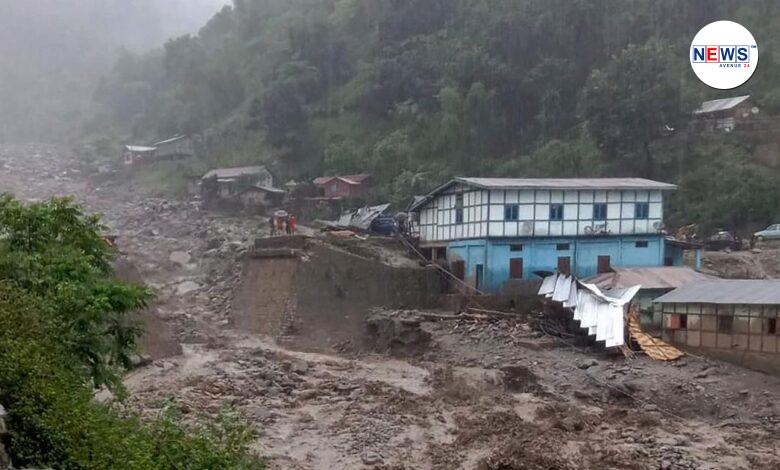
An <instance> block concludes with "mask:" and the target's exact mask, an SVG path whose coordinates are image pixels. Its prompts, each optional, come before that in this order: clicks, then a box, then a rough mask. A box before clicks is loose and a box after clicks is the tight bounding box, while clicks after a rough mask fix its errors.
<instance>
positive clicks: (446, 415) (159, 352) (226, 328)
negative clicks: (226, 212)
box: [0, 146, 780, 469]
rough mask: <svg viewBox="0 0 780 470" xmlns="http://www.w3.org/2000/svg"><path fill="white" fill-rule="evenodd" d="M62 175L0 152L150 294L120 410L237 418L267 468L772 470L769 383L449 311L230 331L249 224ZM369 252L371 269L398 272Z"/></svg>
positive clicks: (66, 163) (22, 179) (776, 386)
mask: <svg viewBox="0 0 780 470" xmlns="http://www.w3.org/2000/svg"><path fill="white" fill-rule="evenodd" d="M76 168H78V166H77V165H76V164H75V163H74V162H73V161H72V160H70V159H69V158H68V156H67V155H63V154H61V153H59V152H58V151H57V150H56V149H55V148H50V147H45V146H31V147H17V148H0V169H1V171H0V188H2V190H3V191H7V192H12V193H15V194H16V195H17V196H18V197H20V198H24V199H38V200H40V199H44V198H47V197H50V196H63V195H74V196H76V198H77V199H78V200H79V201H80V202H81V203H82V204H83V205H84V206H85V207H86V208H88V209H89V210H91V211H95V212H100V213H102V214H104V217H105V222H106V223H107V225H108V226H109V227H110V229H111V230H112V231H113V233H114V234H116V235H117V243H118V246H119V247H120V250H121V252H122V255H121V257H120V260H119V263H118V271H119V275H120V276H122V277H123V278H126V279H129V280H136V281H144V282H146V283H148V284H149V285H151V286H152V287H153V288H154V289H155V290H156V292H157V294H158V297H157V301H156V302H155V304H154V305H153V306H152V308H151V309H150V311H149V312H146V313H144V315H143V317H144V321H145V323H146V325H147V327H148V329H149V335H147V337H146V338H145V339H144V348H145V351H146V352H145V354H146V355H147V356H148V357H149V358H151V360H150V361H144V362H142V364H141V365H140V366H139V367H138V368H137V369H136V370H134V371H133V372H131V373H130V374H129V375H128V376H127V379H126V384H127V387H128V389H129V391H130V398H129V400H128V401H127V403H126V405H125V406H127V407H129V408H130V409H132V410H135V411H138V412H139V413H141V414H142V415H144V416H154V415H156V414H157V413H158V412H159V410H160V408H161V407H162V405H163V403H164V401H165V400H166V399H169V398H171V397H173V398H175V399H176V400H177V401H178V402H179V403H180V404H181V405H182V407H183V409H184V411H185V412H186V413H187V414H188V415H191V416H197V415H198V414H201V413H209V414H210V413H217V412H219V410H220V409H222V408H223V407H225V406H233V407H237V408H238V409H240V410H241V411H242V412H243V414H244V415H245V416H246V418H247V419H248V420H249V421H250V423H251V424H252V425H253V426H254V427H255V428H256V429H257V431H258V432H259V433H260V434H259V437H258V440H257V442H256V445H255V447H256V451H257V452H258V453H259V454H261V455H265V456H267V457H268V458H269V466H270V468H278V469H319V468H382V469H420V468H437V469H453V468H474V469H558V468H561V469H568V468H572V469H574V468H625V469H658V468H661V469H708V468H722V469H776V468H780V449H779V448H778V446H777V439H778V437H777V436H778V432H780V382H779V381H778V379H777V378H776V377H771V376H767V375H763V374H760V373H756V372H752V371H749V370H746V369H742V368H739V367H735V366H731V365H728V364H724V363H720V362H716V361H710V360H706V359H703V358H698V357H692V356H688V357H686V358H684V359H682V360H680V361H678V362H676V363H674V364H666V363H659V362H653V361H651V360H649V359H648V358H646V357H643V356H637V357H636V358H635V359H633V360H626V359H624V358H623V357H622V356H620V357H619V356H611V355H606V354H603V353H599V352H596V351H592V350H588V349H582V348H578V347H575V346H573V345H571V344H568V343H567V342H565V341H562V340H560V339H554V338H551V337H548V336H545V335H544V334H542V333H540V332H537V331H535V330H534V329H533V328H532V327H531V326H530V325H529V324H527V323H526V322H525V321H522V320H520V319H518V320H516V321H515V320H511V321H510V320H506V319H504V320H499V321H488V320H475V319H456V320H453V319H451V318H449V316H447V317H446V318H444V319H437V318H436V316H437V315H439V316H441V315H451V312H423V311H419V310H412V311H402V310H393V309H384V310H383V309H368V308H367V309H365V312H364V314H363V317H364V318H355V316H354V315H352V316H350V317H349V318H350V319H351V320H350V321H359V322H361V323H362V322H364V323H365V330H362V331H364V334H363V337H360V336H359V335H356V336H354V337H353V338H352V339H351V340H340V341H338V342H337V343H335V344H331V345H330V346H322V345H319V344H318V345H316V347H306V344H305V342H304V343H303V344H301V343H302V342H301V341H300V340H298V341H296V338H295V328H289V331H286V333H285V334H286V336H284V337H282V338H277V339H281V341H277V340H275V339H274V338H271V337H268V336H263V335H261V334H255V333H252V332H250V331H247V330H246V329H242V330H241V331H237V330H236V329H234V328H232V322H231V311H232V306H233V301H234V291H236V289H237V288H238V287H239V286H240V285H241V282H242V279H241V276H242V261H243V260H244V258H245V257H246V256H247V252H248V250H249V248H250V246H251V245H252V243H253V240H254V238H255V237H262V236H264V235H266V230H267V228H266V225H267V224H266V223H265V221H264V219H262V218H259V217H258V218H251V217H241V218H238V217H225V216H221V215H219V214H213V213H208V212H205V211H202V210H201V209H200V207H199V205H198V203H197V202H195V201H190V202H184V201H168V200H161V199H155V198H149V197H147V196H145V195H144V194H143V192H142V191H141V190H140V189H138V188H135V187H134V185H133V184H132V182H128V181H127V179H126V178H116V179H112V180H108V181H105V182H103V183H96V182H95V181H90V180H89V179H88V178H86V177H84V176H82V175H81V174H80V173H79V172H78V171H77V170H76ZM309 233H310V232H309ZM318 243H322V244H327V243H328V242H327V241H326V240H321V241H318ZM334 249H338V248H334ZM382 250H384V251H383V253H384V254H383V255H382V256H379V257H377V259H375V260H374V261H375V262H376V263H380V264H383V265H384V266H390V265H397V264H398V262H397V260H395V262H394V263H388V262H387V259H383V258H385V257H386V250H387V248H386V247H384V248H383V249H382ZM770 255H771V254H770ZM307 256H308V255H307V254H304V255H303V257H304V258H306V257H307ZM350 256H354V254H351V255H350ZM762 256H768V255H767V253H766V252H763V255H762ZM775 256H776V254H775ZM367 259H368V258H367ZM302 262H303V263H305V262H307V261H306V259H304V260H303V261H302ZM315 268H316V269H315ZM320 268H321V267H320V266H315V265H312V269H310V270H309V271H310V272H311V275H312V276H315V275H316V273H315V271H317V270H318V269H320ZM407 268H408V267H407ZM306 275H307V271H306V270H305V269H299V270H297V274H296V277H293V278H291V279H293V280H294V281H296V282H293V283H291V285H290V286H286V287H285V288H289V289H293V290H294V289H295V286H296V284H297V283H298V282H299V281H300V276H306ZM360 275H361V274H360V273H356V274H355V276H358V277H360ZM302 283H303V284H306V282H302ZM309 285H313V284H309ZM339 289H342V290H339ZM344 292H346V294H345V293H344ZM308 295H309V296H310V295H311V294H308ZM334 295H335V296H337V297H338V296H339V295H347V296H348V295H349V285H343V286H339V288H338V289H335V292H331V291H328V290H325V289H323V291H322V296H323V306H324V307H323V308H325V307H327V308H331V309H332V308H334V306H337V305H339V304H338V303H337V302H333V301H332V299H327V298H326V297H328V296H334ZM301 298H302V299H306V298H307V297H305V296H301ZM258 300H262V299H258ZM306 301H307V302H309V303H311V300H306ZM330 313H331V314H332V312H330ZM308 314H311V312H309V313H308ZM524 318H525V317H524ZM293 324H294V321H293ZM361 328H362V327H361Z"/></svg>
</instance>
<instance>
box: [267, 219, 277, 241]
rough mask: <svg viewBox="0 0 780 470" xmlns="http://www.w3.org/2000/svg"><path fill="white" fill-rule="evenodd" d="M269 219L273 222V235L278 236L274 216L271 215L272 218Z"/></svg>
mask: <svg viewBox="0 0 780 470" xmlns="http://www.w3.org/2000/svg"><path fill="white" fill-rule="evenodd" d="M268 221H269V222H270V223H271V236H272V237H275V236H276V220H274V216H271V218H270V219H268Z"/></svg>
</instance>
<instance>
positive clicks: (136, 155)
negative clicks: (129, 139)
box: [122, 145, 157, 166]
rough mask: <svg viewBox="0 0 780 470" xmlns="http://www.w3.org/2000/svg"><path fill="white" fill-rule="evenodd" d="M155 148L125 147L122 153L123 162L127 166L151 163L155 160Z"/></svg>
mask: <svg viewBox="0 0 780 470" xmlns="http://www.w3.org/2000/svg"><path fill="white" fill-rule="evenodd" d="M156 150H157V149H156V148H154V147H144V146H142V145H125V150H124V152H122V162H123V163H124V164H125V165H126V166H133V165H141V164H144V163H150V162H152V161H153V160H154V152H155V151H156Z"/></svg>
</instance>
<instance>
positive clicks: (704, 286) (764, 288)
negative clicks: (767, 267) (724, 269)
mask: <svg viewBox="0 0 780 470" xmlns="http://www.w3.org/2000/svg"><path fill="white" fill-rule="evenodd" d="M655 302H658V303H703V304H751V305H767V304H770V305H773V304H780V279H773V280H745V279H718V280H712V281H699V282H692V283H690V284H687V285H685V286H683V287H680V288H679V289H675V290H673V291H672V292H669V293H668V294H666V295H664V296H662V297H659V298H657V299H656V300H655Z"/></svg>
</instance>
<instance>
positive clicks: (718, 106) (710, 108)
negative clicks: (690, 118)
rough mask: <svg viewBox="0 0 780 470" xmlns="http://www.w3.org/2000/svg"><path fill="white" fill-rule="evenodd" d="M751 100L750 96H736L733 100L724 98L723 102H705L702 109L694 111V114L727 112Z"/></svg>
mask: <svg viewBox="0 0 780 470" xmlns="http://www.w3.org/2000/svg"><path fill="white" fill-rule="evenodd" d="M748 98H750V95H744V96H735V97H733V98H724V99H722V100H711V101H705V102H704V103H702V104H701V108H699V109H697V110H696V111H694V112H693V113H694V114H707V113H717V112H718V111H726V110H727V109H731V108H733V107H735V106H737V105H739V104H740V103H742V102H744V101H745V100H747V99H748Z"/></svg>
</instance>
